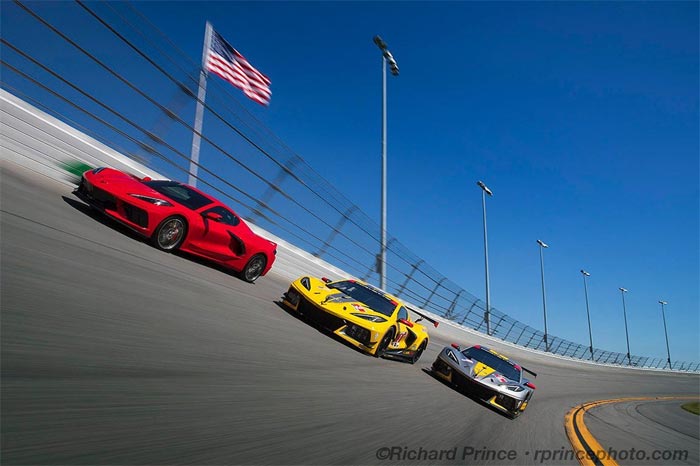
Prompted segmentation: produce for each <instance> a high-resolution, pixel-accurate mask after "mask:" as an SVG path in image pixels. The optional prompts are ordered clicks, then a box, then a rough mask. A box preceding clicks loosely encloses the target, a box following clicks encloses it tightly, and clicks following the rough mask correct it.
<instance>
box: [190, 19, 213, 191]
mask: <svg viewBox="0 0 700 466" xmlns="http://www.w3.org/2000/svg"><path fill="white" fill-rule="evenodd" d="M212 30H213V29H212V27H211V23H210V22H209V21H207V25H206V27H205V28H204V47H203V49H202V69H201V71H200V72H199V91H198V92H197V109H196V110H195V114H194V132H193V133H192V152H191V154H190V174H189V178H188V183H189V184H190V185H192V186H197V169H198V168H199V145H200V142H201V140H202V136H201V135H202V120H203V119H204V99H205V98H206V95H207V64H206V60H207V54H208V52H209V48H210V46H211V35H212V34H211V33H212Z"/></svg>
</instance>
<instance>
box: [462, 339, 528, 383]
mask: <svg viewBox="0 0 700 466" xmlns="http://www.w3.org/2000/svg"><path fill="white" fill-rule="evenodd" d="M462 354H463V355H464V356H466V357H468V358H470V359H473V360H475V361H479V362H480V363H482V364H485V365H487V366H489V367H490V368H492V369H494V370H495V371H496V372H498V373H499V374H501V375H502V376H503V377H505V378H507V379H510V380H513V381H515V382H520V376H521V375H522V373H521V372H520V371H519V370H518V369H516V368H515V366H513V364H511V363H510V362H508V361H506V360H504V359H501V358H499V357H498V356H496V355H495V354H493V353H490V352H488V351H486V350H483V349H481V348H475V347H471V348H467V349H465V350H464V351H462Z"/></svg>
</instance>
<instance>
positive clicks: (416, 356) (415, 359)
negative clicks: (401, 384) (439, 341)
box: [411, 340, 428, 364]
mask: <svg viewBox="0 0 700 466" xmlns="http://www.w3.org/2000/svg"><path fill="white" fill-rule="evenodd" d="M426 346H428V340H425V341H424V342H423V343H421V345H420V348H418V350H417V351H416V352H415V354H414V355H413V358H411V364H415V363H417V362H418V360H419V359H420V357H421V355H422V354H423V351H425V347H426Z"/></svg>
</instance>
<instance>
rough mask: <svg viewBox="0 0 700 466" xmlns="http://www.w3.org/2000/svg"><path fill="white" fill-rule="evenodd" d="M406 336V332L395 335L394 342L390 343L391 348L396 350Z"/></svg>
mask: <svg viewBox="0 0 700 466" xmlns="http://www.w3.org/2000/svg"><path fill="white" fill-rule="evenodd" d="M406 335H408V332H399V334H398V335H396V338H395V339H394V341H392V342H391V346H393V347H394V348H398V347H399V344H400V343H401V342H402V341H403V339H404V338H406Z"/></svg>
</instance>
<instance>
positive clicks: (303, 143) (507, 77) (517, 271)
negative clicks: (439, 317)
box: [2, 2, 700, 360]
mask: <svg viewBox="0 0 700 466" xmlns="http://www.w3.org/2000/svg"><path fill="white" fill-rule="evenodd" d="M28 5H30V6H32V8H35V9H36V10H37V11H41V12H42V14H46V16H47V18H51V20H52V21H55V23H56V24H57V25H61V26H63V27H65V28H66V30H74V29H76V28H77V29H80V32H79V33H78V34H79V36H81V37H85V38H88V39H92V40H93V41H94V43H93V44H92V45H94V46H96V47H98V48H99V47H102V51H103V52H105V51H111V52H112V54H111V56H110V59H112V60H114V62H115V63H119V66H121V67H123V68H124V69H128V68H130V67H137V66H142V65H139V64H138V63H137V62H136V61H134V60H132V59H130V58H129V54H128V51H127V50H125V49H124V48H123V47H122V48H117V47H114V48H112V43H110V42H109V40H108V39H107V38H105V37H103V35H101V34H99V33H98V32H97V29H99V28H100V26H99V25H96V24H93V23H95V22H94V20H93V19H91V18H89V17H88V16H86V15H85V14H84V12H82V10H80V9H79V7H76V6H75V5H74V4H72V3H63V2H62V3H31V2H30V3H28ZM114 5H117V4H114ZM133 5H134V6H135V7H136V8H137V9H138V10H139V11H140V12H142V13H143V15H145V16H146V17H147V18H148V19H149V20H150V21H151V22H152V23H153V24H154V25H155V27H157V28H158V29H159V30H161V31H162V32H163V33H164V34H166V35H167V36H168V37H169V39H170V41H172V42H173V44H174V45H176V46H177V47H178V48H180V49H181V50H182V51H183V52H184V53H185V54H186V55H187V56H189V57H190V58H191V60H193V61H194V62H198V61H199V60H200V59H201V49H202V36H203V30H204V23H205V21H206V20H210V21H212V22H213V25H214V27H215V28H216V30H217V31H218V32H219V33H220V34H222V35H223V36H224V37H225V38H226V39H227V40H228V41H229V42H231V44H232V45H233V46H234V47H236V48H237V49H238V50H239V51H240V52H241V53H243V54H244V55H245V56H246V57H247V58H248V59H249V60H250V62H251V63H252V64H253V65H254V66H256V67H258V68H259V69H260V70H261V71H263V72H264V73H265V74H267V75H268V76H269V77H270V78H271V80H272V91H273V96H272V102H271V105H270V106H269V107H267V108H265V107H262V106H260V105H258V104H256V103H254V102H252V101H249V100H247V99H246V98H245V97H244V96H243V95H242V93H240V92H236V91H235V89H232V88H231V89H230V91H229V92H231V95H232V96H233V97H232V98H234V99H237V100H238V102H240V105H242V106H243V107H244V108H245V109H247V110H248V111H249V112H250V113H251V114H252V115H253V116H254V117H255V118H257V119H258V120H260V121H261V122H262V123H263V124H264V125H265V126H267V127H268V128H269V129H270V130H271V131H272V132H273V133H275V134H276V135H277V136H278V137H279V138H280V139H281V140H282V141H284V142H285V143H286V144H287V146H289V147H290V148H292V149H293V150H294V151H295V152H296V153H298V154H299V155H301V156H302V157H303V158H304V159H306V160H307V161H308V162H309V163H310V164H311V165H312V166H313V167H314V168H315V170H316V171H317V172H318V173H319V174H321V175H323V176H324V177H325V178H326V179H328V180H329V181H330V182H332V183H333V184H334V185H336V186H337V187H338V189H339V190H340V191H341V192H343V193H344V194H345V195H346V196H347V197H348V198H350V199H351V200H352V201H353V202H355V203H356V204H357V205H358V206H360V207H361V208H362V209H363V210H364V211H365V212H366V213H367V214H368V215H369V216H370V217H371V218H373V219H375V220H376V221H377V222H378V220H379V193H380V185H379V181H380V171H379V170H380V154H381V146H380V138H381V126H380V124H381V55H380V53H379V50H378V49H377V48H376V46H375V45H374V43H373V42H372V37H373V36H374V35H375V34H379V35H381V36H382V38H383V39H384V40H385V41H386V42H387V43H388V45H389V47H390V49H391V51H392V53H393V54H394V56H395V57H396V60H397V61H398V63H399V66H400V70H401V75H400V76H398V77H393V76H389V77H388V105H389V109H388V153H389V167H388V170H389V183H388V229H389V231H390V233H391V234H392V235H393V236H396V237H397V238H398V239H399V240H400V241H401V242H402V243H403V244H404V245H405V246H407V247H408V248H409V249H411V250H412V251H414V252H415V253H416V254H417V255H419V256H421V257H423V258H424V259H425V260H426V261H427V262H428V263H429V264H431V265H432V266H433V267H434V268H435V269H436V270H438V271H440V272H441V273H442V274H444V275H446V276H447V277H449V278H450V279H451V280H453V281H454V282H456V283H458V284H459V285H461V286H463V287H464V288H465V289H467V290H468V291H470V292H471V293H472V294H474V295H476V296H479V297H482V298H483V297H484V270H483V238H482V223H481V193H480V190H479V188H478V187H477V186H476V181H477V180H483V181H484V182H485V183H486V184H487V185H488V186H489V187H490V188H491V189H492V190H493V192H494V196H493V197H492V198H489V199H488V200H487V201H488V204H487V209H488V227H489V259H490V271H491V303H492V305H493V306H494V307H496V308H498V309H499V310H501V311H503V312H505V313H507V314H510V315H512V316H513V317H515V318H517V319H519V320H521V321H523V322H526V323H528V324H529V325H532V326H533V327H536V328H542V302H541V289H540V268H539V267H540V264H539V252H538V246H537V244H536V240H537V239H538V238H539V239H542V240H544V241H545V242H546V243H548V244H549V245H550V248H549V249H547V250H546V251H545V273H546V280H547V308H548V319H549V321H548V324H549V330H550V332H551V333H552V334H555V335H558V336H561V337H564V338H567V339H570V340H573V341H577V342H581V343H587V341H588V328H587V322H586V309H585V302H584V294H583V283H582V277H581V274H580V273H579V270H580V269H582V268H584V269H586V270H588V271H589V272H590V273H591V277H590V278H589V281H588V285H589V298H590V310H591V319H592V326H593V340H594V345H595V346H596V347H600V348H604V349H607V350H614V351H620V352H626V348H625V341H624V324H623V320H622V302H621V298H620V291H619V290H618V288H619V287H625V288H628V289H629V290H630V291H629V293H628V294H627V296H626V302H627V311H628V318H629V331H630V344H631V349H632V352H633V353H634V354H639V355H649V356H654V357H664V358H665V356H666V354H665V353H666V351H665V342H664V335H663V324H662V321H661V310H660V305H659V304H658V300H659V299H665V300H666V301H668V302H669V304H668V306H667V308H666V310H667V319H668V326H669V336H670V338H671V356H672V358H673V359H674V360H675V359H679V360H698V359H700V347H699V346H698V345H699V344H698V331H699V330H700V320H699V319H700V318H699V314H700V312H699V302H700V297H699V285H698V284H699V283H700V270H699V269H700V265H699V260H700V247H699V241H700V240H699V236H700V224H699V217H700V210H699V204H700V201H699V199H700V192H699V191H700V189H699V184H700V182H699V176H700V165H699V155H698V154H699V151H700V143H699V138H700V136H699V129H698V128H699V124H700V122H699V116H698V115H699V114H698V107H699V105H698V100H699V98H698V94H699V92H698V83H699V82H700V75H699V66H698V61H699V59H698V57H699V55H700V51H699V49H698V37H699V34H698V3H697V2H537V3H526V2H487V3H467V2H464V3H458V2H444V3H435V2H430V3H428V2H425V3H423V2H411V3H401V2H391V3H381V2H346V3H340V2H322V3H300V2H197V3H194V2H136V3H134V4H133ZM95 8H96V9H97V7H95ZM103 8H104V7H103ZM2 9H3V20H2V21H3V22H2V27H3V31H4V33H3V35H4V36H5V37H7V38H8V39H9V40H12V41H13V43H15V42H17V43H22V41H29V40H32V41H36V42H39V43H41V46H42V47H43V49H44V53H45V54H46V56H47V57H49V58H47V60H49V61H50V62H51V63H52V64H54V65H55V66H57V67H59V68H64V69H69V68H70V67H73V68H75V69H79V68H80V66H81V63H80V62H79V61H75V62H74V61H73V60H72V59H70V60H67V59H66V56H64V55H63V52H62V49H61V48H60V47H59V46H58V45H55V44H54V43H53V40H55V36H53V37H54V39H52V38H51V37H52V36H51V35H50V34H48V33H46V31H45V30H42V29H40V28H38V27H37V26H36V25H35V21H33V20H31V18H29V17H28V16H27V15H26V14H24V13H23V12H21V11H20V10H19V9H18V8H17V7H16V6H14V5H12V4H8V3H7V2H4V3H3V4H2ZM103 11H104V10H103ZM119 11H121V12H122V13H123V14H127V13H128V12H129V8H128V7H124V6H123V5H122V6H121V7H120V8H119ZM26 31H32V32H31V33H29V34H27V33H26ZM42 31H43V32H42ZM41 34H46V36H45V37H46V38H47V39H42V37H43V36H41ZM37 39H39V40H37ZM54 45H55V47H56V48H55V49H54ZM27 46H30V44H28V45H27ZM91 72H92V71H86V72H85V73H83V74H82V76H81V78H80V79H82V80H83V82H85V83H90V85H91V86H93V90H94V91H95V92H96V93H109V92H110V88H109V87H108V86H107V85H106V84H105V85H104V88H100V85H99V82H100V79H99V78H98V77H97V76H96V75H92V74H91ZM134 72H138V73H141V72H143V73H145V71H141V70H138V71H134ZM3 73H5V72H4V70H3ZM7 79H11V78H7ZM216 79H218V78H215V77H212V78H211V80H216ZM5 80H6V78H3V81H4V82H5ZM211 80H210V81H211ZM223 86H225V85H223ZM221 88H222V87H219V86H214V85H211V86H210V91H209V92H210V96H212V98H215V97H217V92H219V93H220V91H219V89H221ZM153 92H154V93H155V92H157V90H154V91H153ZM219 97H224V98H228V97H226V96H225V95H224V94H223V93H220V95H219ZM123 104H124V105H129V104H130V102H123ZM206 125H207V123H206V121H205V130H206V128H207V126H206Z"/></svg>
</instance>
